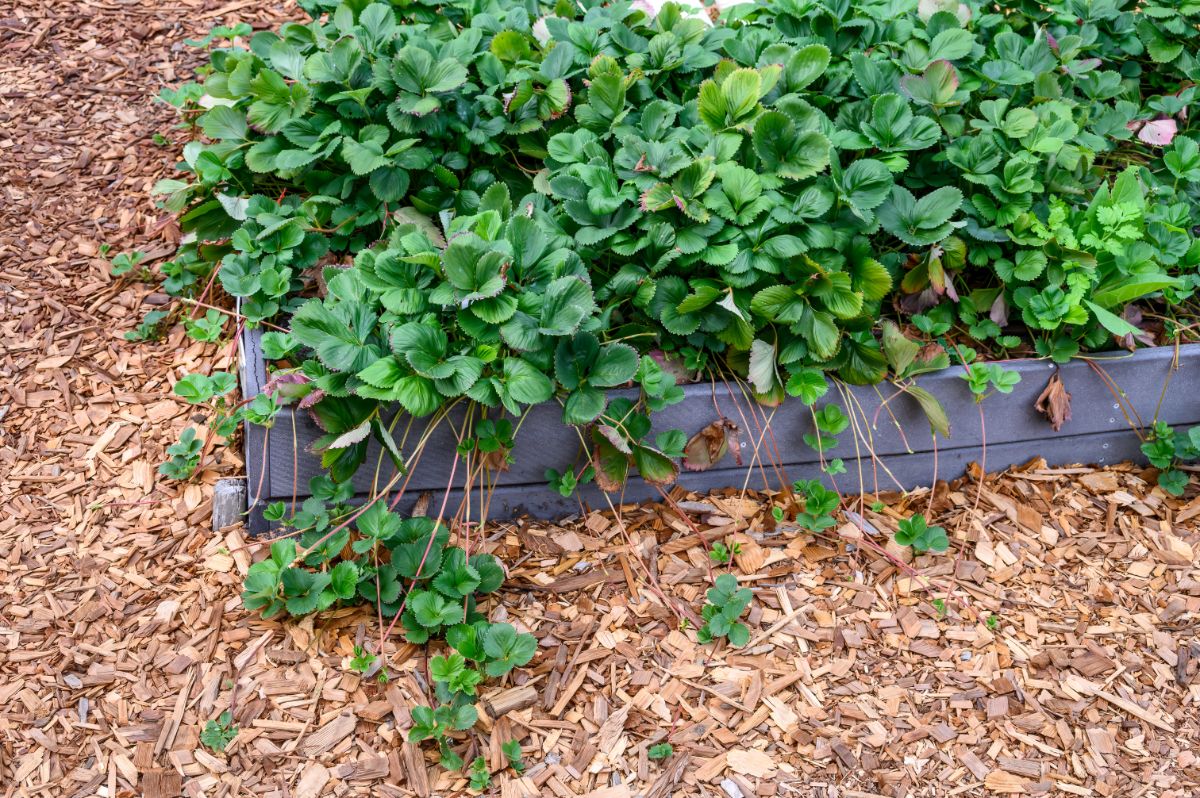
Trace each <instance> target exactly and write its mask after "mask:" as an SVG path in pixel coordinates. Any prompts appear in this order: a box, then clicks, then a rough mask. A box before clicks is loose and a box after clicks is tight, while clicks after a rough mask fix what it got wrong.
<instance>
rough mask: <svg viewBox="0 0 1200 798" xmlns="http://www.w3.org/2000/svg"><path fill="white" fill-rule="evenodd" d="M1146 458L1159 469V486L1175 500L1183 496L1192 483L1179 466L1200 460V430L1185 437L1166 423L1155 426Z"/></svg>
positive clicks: (1145, 449) (1145, 447)
mask: <svg viewBox="0 0 1200 798" xmlns="http://www.w3.org/2000/svg"><path fill="white" fill-rule="evenodd" d="M1142 454H1144V455H1146V459H1147V460H1149V461H1150V465H1152V466H1154V467H1155V468H1157V469H1159V473H1158V486H1159V487H1160V488H1162V489H1163V490H1165V491H1166V492H1167V493H1169V494H1171V495H1172V496H1182V495H1183V492H1184V491H1185V490H1187V486H1188V482H1189V479H1188V475H1187V473H1186V472H1184V471H1182V470H1180V469H1179V468H1178V465H1179V464H1180V463H1182V462H1186V461H1189V460H1197V459H1200V426H1196V427H1192V428H1191V429H1190V430H1188V431H1187V432H1186V433H1184V432H1176V431H1175V430H1174V429H1172V428H1171V427H1170V426H1169V425H1167V424H1165V423H1163V422H1162V421H1158V422H1155V424H1154V426H1153V427H1151V428H1150V434H1149V435H1148V436H1147V437H1146V442H1145V443H1143V444H1142Z"/></svg>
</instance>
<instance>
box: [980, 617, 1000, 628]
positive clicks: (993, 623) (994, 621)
mask: <svg viewBox="0 0 1200 798" xmlns="http://www.w3.org/2000/svg"><path fill="white" fill-rule="evenodd" d="M983 622H984V624H985V625H986V626H987V628H988V629H991V630H992V631H993V632H994V631H996V630H997V629H999V628H1000V616H998V615H993V614H991V613H988V617H987V618H985V619H984V621H983Z"/></svg>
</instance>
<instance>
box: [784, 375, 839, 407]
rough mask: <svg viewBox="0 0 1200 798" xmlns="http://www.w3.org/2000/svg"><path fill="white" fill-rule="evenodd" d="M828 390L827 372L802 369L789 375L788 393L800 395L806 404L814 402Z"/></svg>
mask: <svg viewBox="0 0 1200 798" xmlns="http://www.w3.org/2000/svg"><path fill="white" fill-rule="evenodd" d="M828 390H829V383H828V381H827V380H826V379H825V374H824V373H823V372H820V371H817V370H816V369H802V370H800V371H798V372H796V373H794V374H792V375H791V376H790V377H788V381H787V393H788V395H789V396H795V397H798V398H799V399H800V401H801V402H803V403H804V404H806V405H812V404H814V403H815V402H816V401H817V400H818V399H820V398H821V397H822V396H824V395H825V393H826V391H828Z"/></svg>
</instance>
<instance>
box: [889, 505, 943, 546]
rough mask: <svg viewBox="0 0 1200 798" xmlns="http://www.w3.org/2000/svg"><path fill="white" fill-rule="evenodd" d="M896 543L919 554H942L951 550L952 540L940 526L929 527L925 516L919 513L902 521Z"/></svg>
mask: <svg viewBox="0 0 1200 798" xmlns="http://www.w3.org/2000/svg"><path fill="white" fill-rule="evenodd" d="M895 540H896V543H897V544H898V545H900V546H908V547H909V548H911V549H912V550H913V551H915V552H917V553H918V554H924V553H925V552H927V551H932V552H936V553H939V554H940V553H941V552H943V551H945V550H946V549H948V548H950V538H949V537H948V536H947V535H946V530H945V529H943V528H942V527H940V526H929V524H928V522H926V520H925V516H924V515H921V514H920V513H917V514H915V515H913V516H912V517H910V518H905V519H903V520H901V521H900V523H899V528H898V529H897V530H896V535H895Z"/></svg>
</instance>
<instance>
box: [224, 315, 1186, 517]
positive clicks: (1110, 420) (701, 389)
mask: <svg viewBox="0 0 1200 798" xmlns="http://www.w3.org/2000/svg"><path fill="white" fill-rule="evenodd" d="M259 336H260V334H259V333H258V332H257V331H248V332H246V333H245V334H244V336H243V338H242V357H243V360H242V373H241V379H242V390H243V393H244V396H245V397H247V398H249V397H251V396H254V395H256V394H258V393H260V392H261V390H262V386H263V385H264V384H265V382H266V379H267V373H266V364H265V363H264V361H263V358H262V355H261V351H260V348H259ZM1006 368H1008V369H1011V370H1015V371H1017V372H1019V373H1020V375H1021V381H1020V383H1018V384H1017V386H1016V388H1015V389H1014V390H1013V392H1012V393H1011V394H1008V395H997V396H994V397H992V398H990V399H988V400H986V401H985V403H984V405H983V408H984V416H985V424H986V443H987V447H986V451H987V459H986V466H987V469H988V470H989V471H996V470H1002V469H1004V468H1008V467H1010V466H1013V465H1017V464H1020V463H1024V462H1026V461H1028V460H1030V459H1031V458H1034V457H1043V458H1045V460H1046V461H1047V463H1049V464H1050V465H1052V466H1056V465H1065V464H1072V463H1087V464H1105V463H1111V462H1117V461H1121V460H1139V459H1143V460H1144V458H1143V457H1142V454H1141V451H1140V449H1139V444H1140V441H1141V438H1140V437H1139V434H1138V431H1137V430H1136V429H1135V428H1134V426H1133V424H1131V420H1132V421H1133V422H1135V423H1140V424H1141V425H1143V426H1144V425H1148V424H1150V423H1151V422H1152V421H1153V420H1159V421H1164V422H1166V423H1168V424H1171V425H1185V426H1186V425H1192V424H1197V423H1200V400H1198V397H1200V344H1187V345H1183V346H1180V347H1179V348H1178V349H1176V348H1173V347H1160V348H1152V349H1143V350H1139V351H1138V352H1136V353H1133V354H1130V353H1128V352H1114V353H1109V354H1101V355H1095V356H1092V357H1090V358H1089V359H1087V360H1082V359H1080V360H1073V361H1071V362H1070V363H1067V364H1066V365H1063V366H1055V365H1054V364H1052V363H1050V362H1049V361H1045V360H1018V361H1012V362H1010V363H1007V364H1006ZM1056 370H1057V372H1058V374H1059V376H1060V377H1061V379H1062V380H1063V383H1064V384H1065V387H1066V389H1067V390H1068V391H1069V392H1070V393H1071V410H1072V413H1071V418H1070V420H1069V421H1067V422H1066V423H1064V424H1063V425H1062V427H1061V429H1060V430H1058V431H1055V430H1053V429H1052V428H1051V425H1050V423H1049V422H1048V421H1047V419H1046V417H1045V416H1044V415H1042V414H1041V413H1039V412H1038V411H1037V410H1036V409H1035V404H1036V402H1037V398H1038V396H1039V394H1041V393H1042V391H1043V389H1044V388H1045V387H1046V384H1047V382H1048V381H1049V380H1050V378H1051V377H1052V376H1053V375H1054V374H1055V372H1056ZM961 371H962V369H961V368H958V367H953V368H949V369H946V370H944V371H941V372H938V373H934V374H929V375H926V376H923V377H920V378H918V380H917V384H918V385H920V386H921V387H922V388H924V389H925V390H927V391H929V392H930V393H931V394H933V395H934V396H935V397H937V398H938V399H939V400H940V402H941V403H942V406H943V407H944V408H945V411H946V414H947V416H948V417H949V419H950V424H951V437H950V439H949V440H943V439H941V438H939V439H938V440H937V443H936V451H935V443H934V440H933V438H932V436H931V435H930V434H929V422H928V421H927V419H926V417H925V415H924V413H923V412H922V411H921V409H920V407H919V406H918V404H917V402H916V401H915V400H914V399H912V398H910V397H908V396H903V395H902V396H897V397H895V398H894V399H891V401H887V406H886V408H884V409H883V410H880V408H881V405H883V403H884V402H885V401H886V400H888V399H889V397H891V396H892V394H894V393H896V392H897V390H898V389H897V388H895V387H894V386H892V385H890V384H886V383H885V384H882V385H879V386H848V387H847V388H846V390H848V391H849V394H850V396H851V397H852V398H851V400H850V402H849V403H848V402H847V401H846V398H845V397H843V396H842V395H840V394H839V393H838V391H837V390H830V391H829V393H827V394H826V396H825V398H824V399H822V400H820V401H819V402H818V403H817V406H816V407H817V408H818V409H819V408H820V407H821V406H823V405H825V404H828V403H830V402H837V403H839V404H841V405H842V407H843V408H845V409H846V410H847V414H850V408H851V407H853V408H855V415H856V416H857V422H858V426H859V429H860V433H859V435H858V436H855V435H854V434H851V433H852V429H853V428H851V429H850V430H847V431H846V433H845V434H843V435H842V436H841V437H840V439H839V442H838V445H837V447H835V448H833V449H832V450H830V451H829V452H827V453H826V456H827V458H833V457H840V458H842V459H843V460H844V461H845V463H846V468H847V472H846V473H845V474H842V475H840V476H837V477H833V478H830V477H829V476H827V475H824V474H823V473H822V472H821V468H820V458H819V456H818V454H817V453H816V452H815V451H814V450H812V449H811V448H810V447H808V446H807V445H805V444H804V443H803V440H802V438H803V435H804V434H805V433H809V432H812V431H813V421H812V415H811V411H810V409H809V408H808V407H807V406H805V405H804V404H803V403H801V402H800V401H799V400H792V399H789V400H787V401H785V402H784V403H783V404H782V405H781V406H780V407H778V408H777V409H775V410H774V412H773V414H772V409H771V408H763V407H760V406H758V405H753V406H752V405H751V404H750V403H749V402H747V400H746V399H745V398H744V396H743V395H742V393H741V392H740V391H739V390H738V388H737V386H727V385H725V384H723V383H718V384H712V383H699V384H692V385H687V386H685V387H684V393H685V397H686V398H685V399H684V400H683V401H682V402H680V403H678V404H676V405H672V406H670V407H668V408H666V409H665V410H662V411H660V412H657V413H654V414H653V415H652V419H653V423H654V429H655V431H659V430H667V429H681V430H683V432H684V433H685V434H686V435H688V436H691V435H693V434H694V433H696V432H698V431H699V430H701V429H702V428H703V427H705V426H706V425H708V424H710V423H711V422H713V421H716V420H718V419H719V418H720V417H724V418H726V419H728V420H730V421H731V422H733V423H734V424H736V425H737V427H738V428H739V435H738V438H739V440H740V444H741V459H742V465H738V464H737V463H736V462H735V459H734V456H733V454H732V453H730V454H728V455H726V456H725V458H724V459H722V460H721V461H720V462H718V463H717V464H716V465H715V466H714V467H713V468H711V469H709V470H707V471H687V470H683V471H682V472H681V474H680V477H679V480H678V484H679V485H681V486H682V487H684V488H686V489H689V490H706V489H711V488H721V487H732V488H740V487H743V486H745V487H749V488H751V489H763V488H766V489H778V488H779V487H780V484H781V479H780V476H781V475H782V476H783V477H784V478H785V479H788V480H791V479H801V478H806V479H811V478H815V477H822V478H823V479H824V481H825V482H826V483H828V484H830V485H832V486H834V487H837V488H838V489H840V490H841V491H843V492H858V491H860V490H861V491H864V492H868V493H869V492H872V491H875V490H880V491H887V490H896V489H900V488H903V489H911V488H914V487H917V486H920V485H928V484H930V482H931V481H932V480H933V479H934V477H935V474H936V477H937V478H938V479H953V478H956V477H959V476H962V475H963V473H964V472H965V470H966V468H967V466H968V464H969V463H972V462H976V463H978V462H980V461H981V458H982V455H983V446H982V444H983V443H984V435H983V431H982V430H981V429H980V421H979V411H978V409H977V407H976V405H975V402H974V397H973V396H972V394H971V393H970V391H969V390H968V388H967V384H966V382H965V381H964V380H963V379H962V378H961V377H960V376H959V375H960V374H961ZM1106 377H1107V378H1106ZM1114 390H1115V391H1117V393H1116V394H1115V395H1114ZM1122 393H1123V394H1124V395H1121V394H1122ZM611 395H613V396H621V395H627V396H629V397H635V396H636V390H634V389H618V390H614V391H612V392H611ZM1118 396H1120V399H1118ZM889 411H890V412H889ZM529 412H530V417H529V418H528V419H527V420H526V422H525V425H524V428H523V429H522V431H521V433H520V434H518V435H517V438H516V445H515V448H514V450H513V459H514V462H513V464H512V466H511V468H510V469H509V470H508V471H507V472H505V473H503V474H501V475H500V478H499V480H498V487H497V488H496V489H495V491H494V493H493V496H492V500H491V503H490V506H489V507H488V510H487V514H488V516H489V517H493V518H501V517H512V516H515V515H520V514H523V513H528V514H531V515H534V516H536V517H541V518H553V517H561V516H564V515H567V514H571V513H576V512H579V511H580V510H581V509H583V508H584V507H585V506H586V507H590V508H605V507H607V506H608V505H607V502H606V501H605V499H604V497H603V496H602V495H601V492H600V491H599V490H598V489H597V488H596V487H595V485H594V484H588V485H584V486H581V488H580V490H579V491H578V493H577V494H576V495H575V496H571V497H564V496H561V495H560V494H559V493H558V492H556V491H554V490H553V489H551V488H550V487H549V486H548V485H547V482H546V478H545V471H546V469H547V468H556V469H559V470H563V469H564V468H566V467H568V466H570V465H571V464H573V463H575V462H576V461H577V460H578V458H579V457H580V442H579V436H578V435H577V433H576V431H575V430H574V429H572V428H571V427H568V426H566V425H564V424H563V423H562V410H561V407H560V406H559V405H558V404H557V403H553V402H551V403H546V404H543V405H540V406H537V407H535V408H533V409H531V410H530V411H529ZM768 416H770V433H769V434H767V435H766V436H765V437H764V436H763V435H762V428H763V427H762V425H763V424H764V423H765V420H766V418H767V417H768ZM864 420H867V421H869V422H870V423H869V424H867V423H864ZM321 434H322V433H321V432H320V430H319V429H318V428H317V427H316V425H315V424H314V423H313V422H312V420H311V419H310V418H309V416H308V414H307V413H305V412H303V411H299V412H293V410H291V409H290V408H288V409H285V410H284V411H283V412H282V414H281V415H280V416H279V417H278V418H277V420H276V423H275V427H274V428H273V429H272V430H270V432H269V433H268V432H267V431H266V430H264V429H263V428H262V427H257V426H253V425H247V429H246V468H247V476H248V495H249V497H250V500H251V501H252V502H253V500H254V497H255V495H256V492H259V486H260V485H261V491H260V495H259V496H258V502H257V503H256V504H255V506H254V507H252V508H251V512H250V527H251V530H252V531H253V532H255V533H256V534H261V533H264V532H267V531H269V528H270V524H269V523H268V522H266V521H265V520H264V519H263V517H262V511H263V508H264V507H265V506H266V504H268V503H270V502H273V501H285V502H292V501H293V500H295V501H302V500H303V499H304V498H306V497H307V496H308V495H309V492H308V482H309V479H310V478H311V477H313V476H316V475H318V474H320V473H322V469H321V467H320V458H319V457H318V456H317V455H315V454H313V453H312V452H311V451H310V446H311V444H312V442H313V441H314V440H316V439H317V438H318V437H320V435H321ZM867 436H869V438H870V440H869V443H868V441H867V440H866V438H867ZM760 438H762V439H763V440H764V443H763V444H762V445H761V446H760V447H759V456H758V458H755V454H754V444H755V443H756V442H757V441H758V440H759V439H760ZM454 444H455V441H454V437H453V435H452V433H451V430H450V428H449V426H447V425H442V426H441V427H440V428H439V429H438V430H436V431H435V432H434V433H433V437H431V439H430V441H429V444H428V446H427V448H426V451H425V453H424V455H423V457H422V459H421V462H420V463H419V465H418V467H417V468H415V469H414V470H413V476H412V478H411V482H410V483H409V486H408V489H407V492H406V494H405V497H404V500H403V501H402V502H401V505H400V507H401V509H404V510H407V509H408V508H409V507H411V506H412V504H413V503H414V502H416V501H417V500H418V499H419V497H420V496H421V495H422V494H423V493H425V492H434V493H435V494H436V496H437V498H438V499H439V500H440V498H441V496H442V492H443V491H444V490H445V486H446V483H447V481H448V479H449V473H450V464H451V462H452V458H453V455H454V451H455V445H454ZM264 448H265V449H266V452H265V456H264V451H263V450H264ZM872 451H873V452H874V456H872V454H871V452H872ZM378 454H379V452H378V449H377V448H376V447H375V445H374V444H372V450H371V453H370V454H369V455H368V463H374V462H376V460H377V459H378ZM385 462H386V461H385ZM935 463H936V471H935ZM777 467H778V469H779V472H777V471H776V468H777ZM385 468H390V466H387V465H385ZM373 477H374V469H373V468H363V469H360V470H359V472H358V473H357V474H356V475H355V477H354V484H355V487H356V489H357V491H358V492H359V494H360V495H366V494H367V492H368V491H369V490H370V488H371V482H372V479H373ZM460 477H461V472H460ZM386 478H387V474H384V475H383V476H382V477H381V480H380V481H381V483H382V482H383V481H386ZM461 484H462V480H461V478H459V479H456V487H455V488H454V489H453V491H452V493H451V496H450V503H449V507H450V508H451V509H452V510H453V509H455V508H457V507H458V506H459V503H460V502H461V501H462V496H463V490H462V487H461ZM655 498H660V494H659V491H658V489H656V488H655V487H654V486H653V485H649V484H647V483H645V482H644V481H642V480H641V478H640V477H637V476H636V475H634V476H631V478H630V480H629V483H628V485H627V486H626V488H625V491H624V494H623V496H622V497H620V498H619V497H617V496H613V497H612V499H613V502H614V503H618V502H619V501H621V500H623V501H624V502H626V503H629V502H641V501H645V500H649V499H655ZM471 504H472V506H471V512H470V517H471V518H478V517H480V513H481V509H482V508H481V504H482V494H481V492H480V490H479V488H478V486H477V485H476V486H475V487H473V488H472V492H471Z"/></svg>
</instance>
